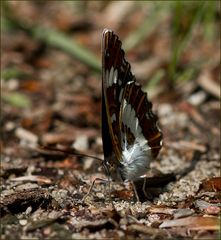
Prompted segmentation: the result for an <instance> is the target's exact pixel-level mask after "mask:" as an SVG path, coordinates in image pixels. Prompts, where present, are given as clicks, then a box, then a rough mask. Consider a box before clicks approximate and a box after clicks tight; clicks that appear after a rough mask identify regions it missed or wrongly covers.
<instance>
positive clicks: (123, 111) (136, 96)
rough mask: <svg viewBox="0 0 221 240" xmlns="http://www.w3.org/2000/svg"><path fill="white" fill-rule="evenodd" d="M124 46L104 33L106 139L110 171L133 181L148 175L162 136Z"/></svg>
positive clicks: (107, 32)
mask: <svg viewBox="0 0 221 240" xmlns="http://www.w3.org/2000/svg"><path fill="white" fill-rule="evenodd" d="M121 45H122V43H121V41H120V40H119V38H118V36H117V35H116V34H114V32H113V31H111V30H108V29H105V30H104V31H103V41H102V139H103V150H104V159H105V164H106V166H107V168H108V170H109V171H110V172H113V173H115V175H117V176H119V175H120V177H121V178H122V179H123V180H126V179H127V180H132V181H133V180H135V179H137V178H139V177H140V176H142V175H144V174H145V173H146V172H147V170H148V168H149V164H150V162H151V161H152V159H153V158H154V157H156V156H157V154H158V152H159V150H160V148H161V146H162V133H161V131H160V130H159V128H158V126H157V116H156V115H155V114H154V113H153V112H152V104H151V102H149V101H148V99H147V95H146V93H145V92H143V91H142V89H141V85H140V84H139V83H138V82H136V79H135V77H134V75H133V74H132V72H131V67H130V64H129V63H128V62H127V61H126V60H125V56H124V55H125V54H124V51H123V50H122V48H121Z"/></svg>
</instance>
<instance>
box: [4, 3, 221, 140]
mask: <svg viewBox="0 0 221 240" xmlns="http://www.w3.org/2000/svg"><path fill="white" fill-rule="evenodd" d="M1 6H2V9H1V10H2V15H1V26H2V28H1V33H2V34H1V43H2V44H1V47H2V49H1V50H2V57H1V73H2V74H1V84H2V103H3V122H4V123H5V124H6V123H7V121H10V120H12V122H10V124H8V125H9V129H14V127H16V126H14V125H15V124H17V123H19V125H21V126H22V127H24V128H25V129H29V130H31V131H32V132H33V131H34V133H35V134H36V133H37V135H38V137H40V135H41V134H42V133H45V131H46V130H48V129H49V128H50V129H53V128H55V127H58V126H52V125H56V124H55V123H53V124H52V122H50V121H52V118H55V119H56V121H60V120H61V119H65V122H68V123H69V124H71V125H72V127H73V126H77V127H85V126H86V127H92V128H96V129H97V128H99V127H100V99H101V35H102V31H103V29H104V28H110V29H112V30H113V31H115V32H116V33H117V34H118V35H119V37H120V38H121V40H122V42H123V48H124V50H125V52H126V58H127V60H128V61H129V62H130V63H131V66H132V71H133V73H134V74H135V76H136V78H137V79H138V81H139V82H140V83H141V84H142V85H143V88H144V90H145V91H147V92H148V96H149V98H150V99H151V100H153V101H154V103H156V106H157V104H158V103H160V102H163V103H167V102H168V103H169V104H170V105H174V103H177V101H182V100H185V101H188V102H189V103H191V104H193V105H200V104H202V103H204V102H205V101H208V99H210V98H212V99H213V100H218V99H219V98H220V79H219V70H220V69H219V66H220V30H219V23H220V11H219V10H220V4H219V1H212V2H211V1H202V2H201V1H200V2H199V1H193V2H185V1H167V2H162V1H160V2H147V1H108V2H103V1H63V2H59V1H52V2H51V1H4V2H2V5H1ZM213 102H214V101H213ZM154 107H155V104H154ZM92 109H93V111H91V110H92ZM39 112H40V113H39ZM35 114H36V117H33V116H35ZM49 115H53V117H52V116H50V117H49ZM21 120H22V121H21ZM16 121H18V122H17V123H16ZM56 123H57V122H56ZM11 125H12V126H11ZM63 127H64V126H63ZM39 128H40V129H39ZM58 128H59V127H58ZM5 130H6V131H8V130H7V128H6V129H5ZM9 132H10V131H9ZM6 135H7V134H6ZM71 138H73V136H71ZM69 140H70V139H69ZM43 142H44V140H43Z"/></svg>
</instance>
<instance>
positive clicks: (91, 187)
mask: <svg viewBox="0 0 221 240" xmlns="http://www.w3.org/2000/svg"><path fill="white" fill-rule="evenodd" d="M98 180H99V181H105V182H106V181H108V180H107V179H102V178H95V179H94V180H93V182H92V184H91V186H90V188H89V190H88V192H87V193H86V194H85V195H84V197H83V199H82V201H85V199H86V198H87V197H88V196H89V195H90V194H91V191H92V189H93V187H94V184H95V182H96V181H98Z"/></svg>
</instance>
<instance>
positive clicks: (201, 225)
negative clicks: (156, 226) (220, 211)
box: [160, 216, 219, 230]
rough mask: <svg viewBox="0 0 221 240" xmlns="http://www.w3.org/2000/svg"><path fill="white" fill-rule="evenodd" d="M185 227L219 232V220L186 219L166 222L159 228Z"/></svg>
mask: <svg viewBox="0 0 221 240" xmlns="http://www.w3.org/2000/svg"><path fill="white" fill-rule="evenodd" d="M171 227H186V228H188V229H191V230H219V218H217V217H202V216H200V217H186V218H180V219H174V220H166V221H164V222H163V223H162V224H161V225H160V228H171Z"/></svg>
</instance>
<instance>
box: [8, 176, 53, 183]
mask: <svg viewBox="0 0 221 240" xmlns="http://www.w3.org/2000/svg"><path fill="white" fill-rule="evenodd" d="M10 181H14V182H20V181H21V182H24V181H26V182H27V181H28V182H40V183H45V184H50V183H51V179H49V178H47V177H44V176H38V175H29V176H23V177H17V178H12V179H10Z"/></svg>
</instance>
